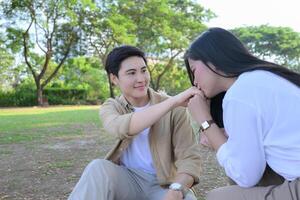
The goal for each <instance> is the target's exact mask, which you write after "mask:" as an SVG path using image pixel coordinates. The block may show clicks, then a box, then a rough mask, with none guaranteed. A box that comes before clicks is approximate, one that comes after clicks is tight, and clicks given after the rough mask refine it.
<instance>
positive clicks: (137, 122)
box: [129, 87, 199, 135]
mask: <svg viewBox="0 0 300 200" xmlns="http://www.w3.org/2000/svg"><path fill="white" fill-rule="evenodd" d="M198 93H199V90H198V89H197V88H195V87H191V88H189V89H187V90H185V91H183V92H181V93H179V94H178V95H176V96H173V97H170V98H168V99H167V100H165V101H163V102H161V103H158V104H155V105H153V106H150V107H148V108H146V109H144V110H143V111H141V112H137V113H134V114H133V115H132V118H131V121H130V124H129V135H136V134H138V133H140V132H141V131H142V130H144V129H145V128H148V127H150V126H152V125H153V124H154V123H155V122H156V121H158V120H159V119H160V118H161V117H162V116H163V115H165V114H166V113H167V112H169V111H170V110H171V109H173V108H174V107H177V106H186V104H187V102H188V100H189V99H190V98H191V97H193V96H194V95H195V94H198ZM145 119H147V120H145Z"/></svg>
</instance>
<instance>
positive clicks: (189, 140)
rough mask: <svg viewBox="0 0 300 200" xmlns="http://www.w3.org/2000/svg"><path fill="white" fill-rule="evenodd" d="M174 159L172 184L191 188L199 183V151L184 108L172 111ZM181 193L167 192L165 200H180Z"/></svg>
mask: <svg viewBox="0 0 300 200" xmlns="http://www.w3.org/2000/svg"><path fill="white" fill-rule="evenodd" d="M172 124H173V126H174V128H173V134H172V143H173V146H174V159H175V165H176V167H177V174H176V177H175V178H174V180H173V182H176V183H180V184H181V185H183V186H184V187H185V188H191V187H192V186H193V185H195V184H197V183H198V182H199V176H200V171H201V168H200V164H201V161H200V149H199V147H198V144H197V142H196V139H195V135H194V133H193V129H192V127H191V123H190V117H189V115H188V113H187V110H186V109H185V108H176V109H174V110H173V117H172ZM182 197H183V196H182V193H181V192H178V191H174V190H169V191H168V192H167V195H166V196H165V200H166V199H182Z"/></svg>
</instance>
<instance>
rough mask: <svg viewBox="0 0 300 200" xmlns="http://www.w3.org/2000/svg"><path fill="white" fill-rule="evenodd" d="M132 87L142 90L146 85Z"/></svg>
mask: <svg viewBox="0 0 300 200" xmlns="http://www.w3.org/2000/svg"><path fill="white" fill-rule="evenodd" d="M134 88H135V89H138V90H144V89H145V88H146V86H145V85H141V86H136V87H134Z"/></svg>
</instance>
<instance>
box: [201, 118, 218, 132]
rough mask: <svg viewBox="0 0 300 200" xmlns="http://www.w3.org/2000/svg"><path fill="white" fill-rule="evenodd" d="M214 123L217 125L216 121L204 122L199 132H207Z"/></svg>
mask: <svg viewBox="0 0 300 200" xmlns="http://www.w3.org/2000/svg"><path fill="white" fill-rule="evenodd" d="M213 123H215V121H214V120H212V119H211V120H206V121H204V122H203V123H202V124H201V125H200V129H199V131H200V132H203V131H205V130H207V129H208V128H209V127H210V126H211V125H212V124H213Z"/></svg>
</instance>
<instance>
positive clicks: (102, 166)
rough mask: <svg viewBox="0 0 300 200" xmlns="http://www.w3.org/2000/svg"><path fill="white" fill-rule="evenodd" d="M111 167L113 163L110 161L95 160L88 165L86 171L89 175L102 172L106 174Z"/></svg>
mask: <svg viewBox="0 0 300 200" xmlns="http://www.w3.org/2000/svg"><path fill="white" fill-rule="evenodd" d="M111 165H113V163H111V162H110V161H108V160H104V159H95V160H93V161H91V162H90V163H89V164H88V165H87V167H86V171H87V172H88V173H95V172H98V173H99V172H100V173H101V172H105V171H107V170H108V169H109V168H111Z"/></svg>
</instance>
